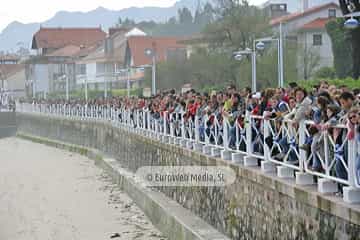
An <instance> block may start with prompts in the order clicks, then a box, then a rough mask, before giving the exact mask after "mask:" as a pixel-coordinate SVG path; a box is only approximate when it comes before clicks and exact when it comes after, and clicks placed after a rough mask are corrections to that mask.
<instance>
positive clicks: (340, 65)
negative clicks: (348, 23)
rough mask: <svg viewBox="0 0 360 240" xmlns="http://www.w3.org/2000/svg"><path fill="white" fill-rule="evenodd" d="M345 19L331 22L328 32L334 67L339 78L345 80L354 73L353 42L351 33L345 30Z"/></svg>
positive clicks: (327, 26)
mask: <svg viewBox="0 0 360 240" xmlns="http://www.w3.org/2000/svg"><path fill="white" fill-rule="evenodd" d="M344 21H345V20H344V19H337V20H333V21H330V22H329V23H328V24H327V25H326V30H327V32H328V34H329V36H330V38H331V41H332V49H333V53H334V67H335V72H336V76H337V77H338V78H345V77H346V76H350V75H351V73H352V67H353V59H352V57H351V51H352V50H351V40H350V35H349V31H347V30H346V29H345V28H344Z"/></svg>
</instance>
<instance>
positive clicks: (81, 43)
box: [26, 27, 106, 97]
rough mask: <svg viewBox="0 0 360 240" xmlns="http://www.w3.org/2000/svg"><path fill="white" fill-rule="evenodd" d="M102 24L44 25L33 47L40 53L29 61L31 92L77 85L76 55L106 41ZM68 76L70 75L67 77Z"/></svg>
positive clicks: (29, 86) (43, 92) (34, 93)
mask: <svg viewBox="0 0 360 240" xmlns="http://www.w3.org/2000/svg"><path fill="white" fill-rule="evenodd" d="M105 37H106V33H105V32H103V31H102V30H101V28H42V27H41V28H40V30H39V31H38V32H37V33H35V34H34V36H33V41H32V49H33V50H35V51H36V53H37V55H36V56H33V57H31V58H30V59H29V60H28V61H27V64H26V82H27V86H28V93H29V95H31V96H35V95H37V94H41V95H43V96H44V97H46V95H47V94H48V93H52V92H59V91H65V84H66V81H67V80H68V81H69V82H70V89H71V90H72V89H74V86H75V64H74V61H75V58H76V57H81V55H82V53H86V52H87V50H88V49H91V48H92V47H93V46H96V45H97V44H98V43H99V42H101V41H103V40H104V39H105ZM66 76H68V77H69V78H70V79H66Z"/></svg>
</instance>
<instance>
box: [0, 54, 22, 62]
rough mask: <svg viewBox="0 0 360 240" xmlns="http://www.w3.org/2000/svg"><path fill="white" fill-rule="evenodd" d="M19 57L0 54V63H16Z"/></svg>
mask: <svg viewBox="0 0 360 240" xmlns="http://www.w3.org/2000/svg"><path fill="white" fill-rule="evenodd" d="M19 62H20V57H19V56H17V55H13V54H5V55H0V64H18V63H19Z"/></svg>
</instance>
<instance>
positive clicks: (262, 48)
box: [256, 42, 265, 51]
mask: <svg viewBox="0 0 360 240" xmlns="http://www.w3.org/2000/svg"><path fill="white" fill-rule="evenodd" d="M256 49H257V50H260V51H262V50H264V49H265V43H263V42H258V43H257V44H256Z"/></svg>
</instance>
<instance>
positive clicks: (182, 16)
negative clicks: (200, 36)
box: [178, 7, 193, 24]
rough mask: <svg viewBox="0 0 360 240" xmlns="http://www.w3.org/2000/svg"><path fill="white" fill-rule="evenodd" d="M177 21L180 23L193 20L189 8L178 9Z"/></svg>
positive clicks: (189, 22)
mask: <svg viewBox="0 0 360 240" xmlns="http://www.w3.org/2000/svg"><path fill="white" fill-rule="evenodd" d="M178 15H179V22H180V23H181V24H191V23H192V22H193V16H192V13H191V12H190V10H189V9H188V8H186V7H184V8H182V9H179V10H178Z"/></svg>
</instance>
